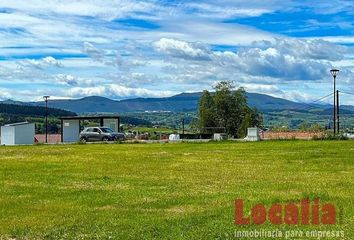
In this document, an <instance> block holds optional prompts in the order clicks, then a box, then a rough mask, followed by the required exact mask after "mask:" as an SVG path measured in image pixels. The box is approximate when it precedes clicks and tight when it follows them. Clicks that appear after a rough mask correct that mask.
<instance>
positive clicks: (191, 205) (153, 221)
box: [0, 141, 354, 239]
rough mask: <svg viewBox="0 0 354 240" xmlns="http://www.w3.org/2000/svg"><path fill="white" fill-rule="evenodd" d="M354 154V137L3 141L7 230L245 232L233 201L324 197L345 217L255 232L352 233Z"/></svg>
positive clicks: (3, 229)
mask: <svg viewBox="0 0 354 240" xmlns="http://www.w3.org/2000/svg"><path fill="white" fill-rule="evenodd" d="M353 161H354V142H353V141H342V142H338V141H308V142H306V141H283V142H279V141H278V142H271V141H270V142H261V143H208V144H164V145H160V144H152V145H144V144H139V145H138V144H136V145H128V144H123V145H118V144H107V145H106V144H102V145H96V144H95V145H57V146H30V147H28V146H23V147H0V187H1V188H0V236H5V237H15V238H24V237H27V238H35V237H36V238H44V237H47V238H50V239H52V238H53V239H54V238H55V239H56V238H68V239H72V238H74V237H75V238H77V237H83V238H89V239H92V238H99V239H102V238H108V237H109V236H112V237H113V238H114V239H115V238H121V239H140V238H141V239H152V238H169V239H216V238H220V239H225V238H232V235H233V234H234V231H235V230H236V229H240V228H239V227H238V228H236V227H235V225H234V224H233V219H234V213H233V211H234V207H233V201H234V199H236V198H244V199H248V200H249V202H248V203H247V206H246V207H247V209H249V208H250V206H251V205H254V204H256V203H260V202H261V203H266V204H269V203H271V202H274V201H280V202H287V201H291V200H296V201H299V200H301V199H302V198H304V197H312V198H313V197H320V198H321V200H322V201H323V202H331V203H335V204H336V205H337V207H338V208H341V209H342V210H341V214H342V217H340V218H341V220H340V221H341V223H340V224H338V225H336V226H334V227H326V226H322V227H314V226H310V227H303V226H300V227H288V226H284V225H282V226H278V227H273V226H270V225H266V226H262V227H258V229H265V228H268V229H276V228H278V229H293V230H295V229H326V230H328V229H343V230H345V231H346V235H347V237H348V239H349V238H350V236H351V237H353V236H354V235H353V224H354V218H353V215H354V204H353V196H354V187H353V183H354V174H353ZM248 228H249V229H255V228H257V227H255V226H251V227H248ZM243 229H246V228H243ZM0 238H1V237H0Z"/></svg>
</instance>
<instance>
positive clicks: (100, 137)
mask: <svg viewBox="0 0 354 240" xmlns="http://www.w3.org/2000/svg"><path fill="white" fill-rule="evenodd" d="M117 140H125V134H124V133H120V132H114V131H113V130H112V129H110V128H108V127H87V128H85V129H84V130H83V131H82V132H81V133H80V141H81V142H98V141H117Z"/></svg>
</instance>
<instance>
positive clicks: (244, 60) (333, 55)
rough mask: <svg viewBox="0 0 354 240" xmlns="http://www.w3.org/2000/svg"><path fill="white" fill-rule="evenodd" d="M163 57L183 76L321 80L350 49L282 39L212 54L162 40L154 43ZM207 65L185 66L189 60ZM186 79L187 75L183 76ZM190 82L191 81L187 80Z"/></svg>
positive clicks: (192, 44)
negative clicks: (249, 76) (332, 62)
mask: <svg viewBox="0 0 354 240" xmlns="http://www.w3.org/2000/svg"><path fill="white" fill-rule="evenodd" d="M154 46H155V48H156V49H157V50H158V51H159V52H160V53H162V54H164V55H165V56H168V57H173V58H178V59H182V60H183V61H176V60H175V59H173V60H169V59H166V61H168V62H170V63H171V65H170V67H169V69H167V70H172V71H174V72H175V73H176V68H180V69H181V70H182V72H184V73H190V74H196V75H197V74H198V75H199V77H200V76H203V75H204V76H205V75H206V74H208V73H209V74H208V75H210V76H216V77H217V76H218V74H219V75H221V76H225V72H226V73H227V72H229V73H230V74H228V75H229V77H231V78H232V79H234V78H236V77H237V75H233V73H236V72H239V73H241V74H242V73H243V74H247V75H251V76H259V77H265V76H266V77H272V78H278V79H280V80H281V81H286V80H320V79H322V78H323V77H325V76H326V75H325V73H326V72H327V70H328V69H330V68H331V62H330V61H331V60H332V61H334V60H341V59H343V58H344V56H345V53H346V52H347V48H346V47H343V46H338V45H334V44H331V43H329V42H325V41H323V40H313V41H309V40H295V39H286V38H283V39H280V38H277V39H275V40H273V41H260V42H254V44H253V47H248V48H243V49H239V50H238V52H230V51H224V52H221V51H210V50H209V49H208V47H207V46H204V45H199V44H194V43H188V42H184V41H180V40H174V39H161V40H160V41H157V42H155V43H154ZM201 59H202V60H206V61H209V63H205V62H199V63H198V62H195V61H194V62H193V63H192V64H190V63H186V62H185V61H188V60H201ZM181 74H182V75H184V77H186V75H185V74H183V73H181ZM186 79H188V78H186Z"/></svg>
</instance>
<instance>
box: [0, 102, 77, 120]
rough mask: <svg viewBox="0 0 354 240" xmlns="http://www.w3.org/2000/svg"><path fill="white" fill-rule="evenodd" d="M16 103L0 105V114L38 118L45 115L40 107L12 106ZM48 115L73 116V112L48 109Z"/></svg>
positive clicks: (44, 111)
mask: <svg viewBox="0 0 354 240" xmlns="http://www.w3.org/2000/svg"><path fill="white" fill-rule="evenodd" d="M14 103H17V102H11V104H10V103H0V114H12V115H26V116H38V117H43V116H45V114H46V109H45V107H42V106H28V105H25V104H23V103H22V104H21V105H18V104H14ZM48 115H49V116H53V117H64V116H75V115H76V113H75V112H71V111H67V110H62V109H56V108H48Z"/></svg>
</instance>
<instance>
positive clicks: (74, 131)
mask: <svg viewBox="0 0 354 240" xmlns="http://www.w3.org/2000/svg"><path fill="white" fill-rule="evenodd" d="M85 120H98V121H99V126H100V127H109V128H111V129H112V130H113V131H115V132H119V131H120V117H119V116H111V115H108V116H74V117H62V118H60V121H61V141H62V142H77V141H79V135H80V131H81V130H82V126H83V124H82V122H83V121H85Z"/></svg>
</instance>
